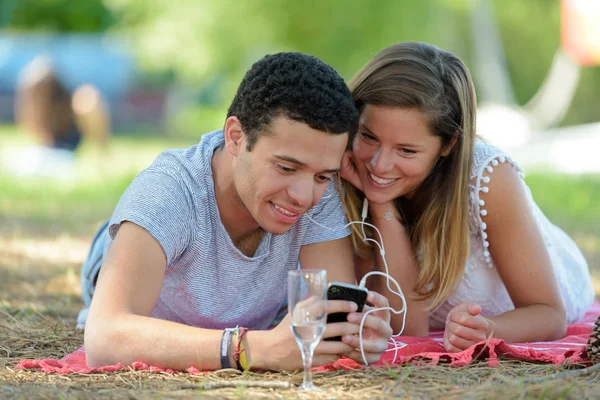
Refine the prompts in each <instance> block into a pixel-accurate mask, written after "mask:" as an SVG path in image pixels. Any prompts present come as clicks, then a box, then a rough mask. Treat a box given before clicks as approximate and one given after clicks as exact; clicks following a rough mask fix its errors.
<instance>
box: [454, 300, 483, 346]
mask: <svg viewBox="0 0 600 400" xmlns="http://www.w3.org/2000/svg"><path fill="white" fill-rule="evenodd" d="M491 325H492V323H491V321H490V320H488V319H486V318H484V317H483V316H481V306H479V304H477V303H472V302H471V303H461V304H459V305H457V306H456V307H454V308H452V310H450V312H449V313H448V316H447V317H446V329H445V330H444V348H445V349H446V351H448V352H451V353H455V352H459V351H463V350H465V349H467V348H469V347H471V346H473V345H474V344H476V343H479V342H481V341H483V340H486V338H487V335H488V332H491Z"/></svg>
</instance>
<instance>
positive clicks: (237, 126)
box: [223, 116, 246, 157]
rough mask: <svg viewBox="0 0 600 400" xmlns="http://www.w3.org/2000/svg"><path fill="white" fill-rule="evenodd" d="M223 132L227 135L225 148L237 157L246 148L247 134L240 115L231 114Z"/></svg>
mask: <svg viewBox="0 0 600 400" xmlns="http://www.w3.org/2000/svg"><path fill="white" fill-rule="evenodd" d="M223 134H224V136H225V149H226V150H227V152H229V154H231V155H232V156H234V157H237V156H238V155H239V154H240V153H241V152H242V151H243V150H244V149H245V148H246V134H245V133H244V130H243V128H242V123H241V122H240V120H239V119H238V117H236V116H231V117H229V118H227V120H226V121H225V128H224V129H223Z"/></svg>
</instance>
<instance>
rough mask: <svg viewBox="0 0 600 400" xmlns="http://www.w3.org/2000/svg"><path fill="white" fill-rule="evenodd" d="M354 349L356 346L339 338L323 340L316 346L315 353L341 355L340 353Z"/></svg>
mask: <svg viewBox="0 0 600 400" xmlns="http://www.w3.org/2000/svg"><path fill="white" fill-rule="evenodd" d="M334 336H341V335H334ZM332 337H333V336H332ZM352 350H354V347H352V346H350V345H349V344H347V343H344V342H342V341H339V340H321V341H320V342H319V344H318V345H317V347H316V348H315V355H317V354H320V355H337V356H338V357H339V356H340V354H346V353H348V352H350V351H352Z"/></svg>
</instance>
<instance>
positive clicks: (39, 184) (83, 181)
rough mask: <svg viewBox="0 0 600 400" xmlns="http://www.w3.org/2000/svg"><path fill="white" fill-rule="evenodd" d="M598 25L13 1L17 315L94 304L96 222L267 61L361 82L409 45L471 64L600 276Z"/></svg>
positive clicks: (154, 0) (404, 11) (8, 148)
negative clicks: (283, 55)
mask: <svg viewBox="0 0 600 400" xmlns="http://www.w3.org/2000/svg"><path fill="white" fill-rule="evenodd" d="M598 21H600V1H598V0H527V1H522V0H421V1H411V0H405V1H400V0H398V1H386V0H371V1H368V2H367V1H364V0H345V1H343V2H341V1H339V0H319V1H305V2H300V1H292V0H254V1H244V2H241V1H234V0H220V1H210V0H178V1H170V0H169V1H168V0H77V1H72V0H0V309H2V307H4V309H5V310H6V309H8V310H12V311H11V313H12V314H13V315H14V313H15V312H24V311H23V310H25V309H27V307H29V308H35V307H38V308H39V307H42V308H44V307H45V309H46V310H48V307H50V308H52V307H54V308H53V310H54V309H56V307H58V308H60V307H61V304H62V305H65V304H64V302H68V304H67V305H70V304H72V303H71V302H75V303H76V305H77V306H78V305H79V303H78V302H79V300H78V294H77V290H78V285H77V274H78V268H79V265H80V263H81V261H82V260H83V258H84V257H85V254H86V251H87V246H88V244H89V241H90V239H91V237H92V235H93V233H94V229H95V228H96V227H98V225H99V224H100V223H101V222H102V221H103V220H104V219H105V218H108V217H109V216H110V214H111V212H112V210H113V208H114V206H115V205H116V202H117V201H118V199H119V197H120V195H121V194H122V192H123V191H124V189H125V188H126V187H127V185H128V184H129V182H130V181H131V179H132V178H133V177H134V176H135V174H137V173H138V172H139V171H140V170H141V169H143V168H144V167H145V166H147V165H148V164H149V163H150V162H151V161H152V159H153V158H154V157H155V156H156V155H157V154H158V153H159V152H160V151H161V150H163V149H166V148H172V147H184V146H189V145H191V144H193V143H195V142H197V141H198V140H199V138H200V136H201V135H202V133H205V132H208V131H211V130H214V129H219V128H221V127H222V124H223V122H224V119H225V114H226V109H227V107H228V105H229V103H230V101H231V99H232V96H233V94H234V91H235V89H236V87H237V85H238V84H239V81H240V80H241V77H242V76H243V73H244V72H245V71H246V70H247V69H248V68H249V66H250V65H251V64H252V63H253V62H254V61H256V60H258V59H259V58H261V57H262V56H264V55H265V54H267V53H273V52H277V51H301V52H306V53H310V54H313V55H315V56H317V57H319V58H321V59H323V60H324V61H326V62H327V63H329V64H331V65H332V66H333V67H334V68H336V69H337V70H338V71H339V72H340V73H341V75H342V76H343V77H344V78H346V79H348V80H349V79H351V78H352V76H353V75H354V74H355V73H356V72H357V71H358V70H359V68H360V67H361V66H362V65H363V64H365V63H366V62H367V61H368V60H369V59H370V58H371V57H372V56H373V55H375V54H376V53H377V52H378V51H379V50H381V49H383V48H384V47H386V46H387V45H390V44H392V43H395V42H399V41H408V40H411V41H426V42H430V43H433V44H435V45H437V46H439V47H441V48H443V49H446V50H449V51H451V52H453V53H455V54H456V55H458V56H459V57H460V58H461V59H463V61H464V62H465V63H466V64H467V66H468V67H469V68H470V71H471V73H472V74H473V76H474V79H475V82H476V86H477V92H478V100H479V117H478V118H479V120H478V126H479V134H481V135H482V136H484V137H486V138H488V140H490V141H491V142H492V143H494V144H497V145H498V146H500V147H502V148H504V149H506V150H507V151H508V152H509V153H510V154H511V155H513V156H514V158H515V159H516V160H517V161H519V162H520V163H521V164H522V165H523V166H524V167H525V171H526V172H527V174H528V178H527V183H528V184H529V186H530V187H531V189H532V191H533V194H534V198H535V199H536V201H537V202H538V204H539V205H540V206H541V208H542V209H543V210H544V211H545V212H546V214H547V215H548V216H549V218H550V219H551V220H552V221H553V222H555V223H556V224H558V225H560V226H561V227H562V228H563V229H564V230H566V231H567V232H568V233H569V234H570V235H571V236H573V237H574V238H575V240H576V241H577V243H578V244H579V245H580V247H581V248H582V249H583V251H584V252H585V254H586V257H587V258H588V261H589V262H590V266H591V267H592V269H593V270H594V274H597V275H598V276H599V277H600V273H599V272H598V271H600V156H599V155H598V154H597V153H598V151H599V150H598V149H600V68H599V67H598V65H599V64H600V24H599V23H598ZM598 282H600V280H598ZM598 287H600V285H599V286H598ZM39 293H46V295H48V296H54V297H52V299H53V300H52V301H50V302H44V301H40V300H39V299H40V295H39ZM69 295H70V296H69ZM75 303H74V304H75ZM19 304H20V305H19ZM75 308H76V307H75ZM15 310H17V311H15ZM48 312H49V313H52V312H53V311H52V310H50V311H48ZM55 312H58V313H59V314H60V312H59V311H56V310H55ZM68 315H70V314H68Z"/></svg>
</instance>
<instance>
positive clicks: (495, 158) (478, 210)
mask: <svg viewBox="0 0 600 400" xmlns="http://www.w3.org/2000/svg"><path fill="white" fill-rule="evenodd" d="M505 162H508V163H510V164H511V165H512V166H513V167H514V168H516V169H517V171H518V172H519V176H520V177H521V179H525V174H524V173H523V170H522V169H521V167H520V166H519V164H517V162H516V161H514V160H513V159H512V158H510V157H509V156H506V155H504V154H498V153H496V154H494V155H492V156H490V157H488V158H487V159H486V160H485V162H483V163H482V164H481V167H480V168H479V171H478V172H477V176H476V178H475V185H473V184H471V185H470V186H471V200H472V201H473V206H474V208H475V215H474V217H475V218H476V220H477V222H479V230H480V237H481V241H482V244H483V248H484V251H483V257H484V259H485V262H486V263H487V264H488V266H491V265H492V257H491V255H490V251H489V247H490V242H488V240H487V237H488V235H487V232H486V229H487V224H486V223H485V222H484V221H483V219H482V217H485V216H486V215H487V214H488V212H487V210H486V209H485V208H483V207H485V201H484V200H483V199H482V198H481V197H480V193H481V192H483V193H488V192H489V191H490V188H489V187H488V186H486V185H487V184H488V183H490V181H491V177H490V175H486V176H484V174H485V173H486V172H487V173H488V174H491V173H492V172H493V171H494V167H497V166H498V165H500V164H503V163H505Z"/></svg>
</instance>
